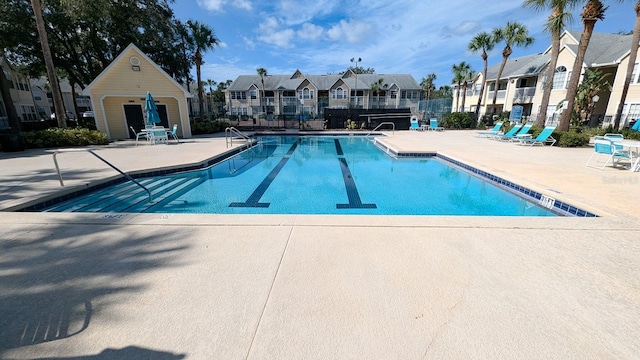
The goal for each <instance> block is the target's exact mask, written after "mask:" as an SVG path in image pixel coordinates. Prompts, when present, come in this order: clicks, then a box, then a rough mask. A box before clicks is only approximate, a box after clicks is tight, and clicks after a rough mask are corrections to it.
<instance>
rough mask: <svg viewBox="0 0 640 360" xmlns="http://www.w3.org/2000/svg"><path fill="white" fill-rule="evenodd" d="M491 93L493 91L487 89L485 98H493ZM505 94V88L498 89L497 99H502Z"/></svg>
mask: <svg viewBox="0 0 640 360" xmlns="http://www.w3.org/2000/svg"><path fill="white" fill-rule="evenodd" d="M493 93H494V91H493V90H492V91H489V92H488V93H487V99H489V100H493ZM506 96H507V90H498V97H497V98H498V99H504V98H505V97H506Z"/></svg>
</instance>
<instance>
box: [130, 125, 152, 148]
mask: <svg viewBox="0 0 640 360" xmlns="http://www.w3.org/2000/svg"><path fill="white" fill-rule="evenodd" d="M129 129H131V132H132V133H133V135H134V136H135V137H136V146H138V140H139V139H140V138H143V139H145V140H149V137H148V136H147V133H146V132H144V131H140V132H136V131H135V129H134V128H133V126H129Z"/></svg>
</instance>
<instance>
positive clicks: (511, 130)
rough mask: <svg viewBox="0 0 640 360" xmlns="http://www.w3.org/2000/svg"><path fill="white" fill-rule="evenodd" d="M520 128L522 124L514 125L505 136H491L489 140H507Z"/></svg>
mask: <svg viewBox="0 0 640 360" xmlns="http://www.w3.org/2000/svg"><path fill="white" fill-rule="evenodd" d="M521 127H522V124H515V125H513V127H512V128H511V129H509V131H507V132H506V133H505V134H497V135H494V136H491V137H490V138H491V139H494V140H509V139H511V138H513V137H514V136H515V135H516V133H517V132H518V131H519V130H520V128H521Z"/></svg>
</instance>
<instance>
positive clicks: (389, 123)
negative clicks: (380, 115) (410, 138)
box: [365, 121, 396, 138]
mask: <svg viewBox="0 0 640 360" xmlns="http://www.w3.org/2000/svg"><path fill="white" fill-rule="evenodd" d="M382 125H391V127H392V128H391V129H392V130H391V131H392V134H395V132H396V124H395V123H393V122H391V121H385V122H381V123H380V124H378V126H376V127H375V129H373V130H371V131H369V133H368V134H367V135H365V137H366V138H368V137H369V135H371V134H372V133H373V132H374V131H376V130H378V129H379V128H381V127H382Z"/></svg>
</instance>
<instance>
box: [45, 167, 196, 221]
mask: <svg viewBox="0 0 640 360" xmlns="http://www.w3.org/2000/svg"><path fill="white" fill-rule="evenodd" d="M205 180H206V178H205V177H203V176H194V175H193V174H190V175H187V176H185V175H181V176H176V175H174V176H166V177H161V178H142V179H138V180H137V181H138V182H139V183H141V184H142V185H144V186H145V187H146V188H147V189H149V191H151V194H152V197H153V201H152V202H151V203H150V202H149V196H148V194H147V192H146V191H144V190H143V189H142V188H140V187H139V186H137V185H136V184H134V183H131V182H125V183H122V184H118V185H115V186H113V187H109V188H105V189H102V190H98V191H96V192H94V193H92V194H91V195H85V196H82V197H80V198H78V199H71V200H69V201H66V202H63V203H61V204H59V205H57V206H54V207H51V208H49V209H47V210H46V211H52V212H62V211H65V212H145V211H147V210H148V209H150V208H152V207H154V206H156V205H159V204H161V203H162V204H164V203H167V202H168V201H171V200H172V199H175V198H177V197H178V196H180V195H181V194H182V193H184V192H185V191H187V190H189V189H191V188H193V187H195V186H197V185H199V184H200V183H202V182H203V181H205Z"/></svg>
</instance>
